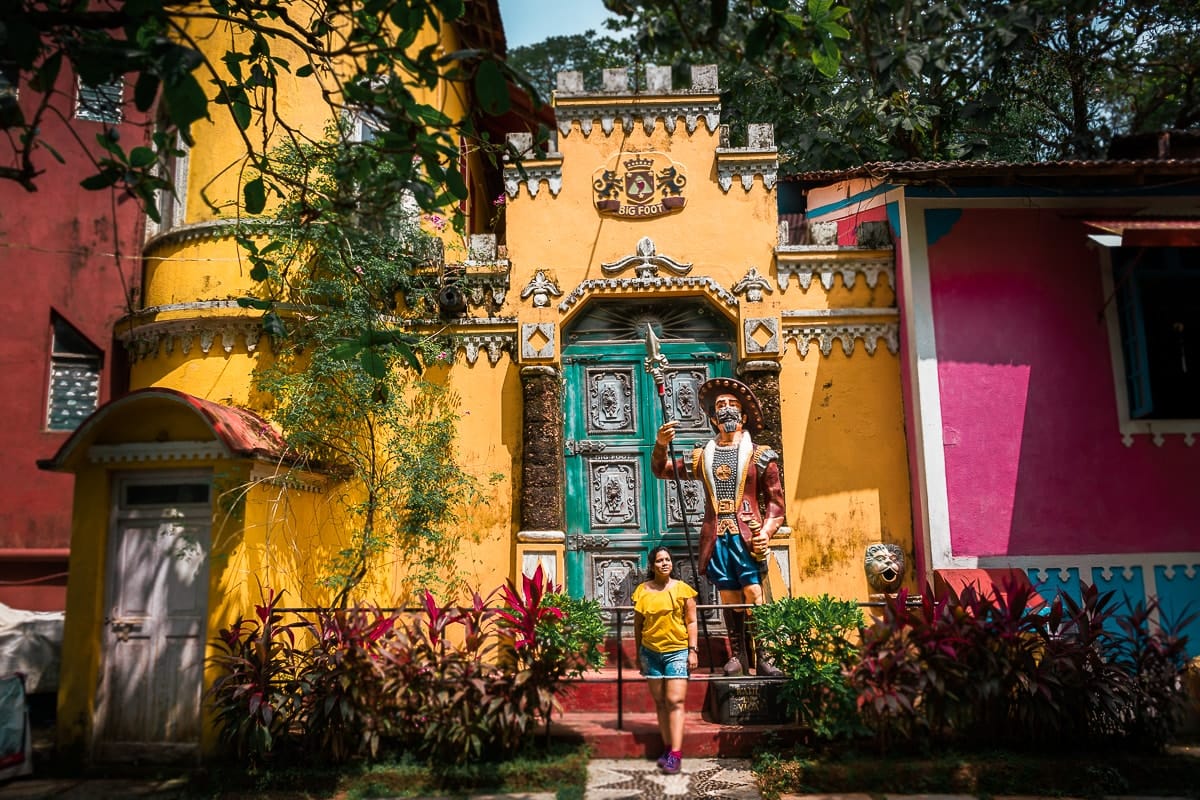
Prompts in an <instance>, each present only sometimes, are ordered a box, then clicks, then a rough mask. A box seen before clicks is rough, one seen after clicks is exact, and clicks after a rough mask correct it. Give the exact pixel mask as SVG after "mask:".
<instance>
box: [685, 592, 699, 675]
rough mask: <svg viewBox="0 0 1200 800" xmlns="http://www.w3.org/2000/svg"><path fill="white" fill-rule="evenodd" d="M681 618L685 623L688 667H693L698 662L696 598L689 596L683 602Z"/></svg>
mask: <svg viewBox="0 0 1200 800" xmlns="http://www.w3.org/2000/svg"><path fill="white" fill-rule="evenodd" d="M683 620H684V622H685V623H686V625H687V640H688V669H695V668H696V667H697V666H698V665H699V664H700V649H699V648H698V647H697V646H696V641H697V640H696V598H694V597H689V598H688V599H687V600H685V601H684V602H683Z"/></svg>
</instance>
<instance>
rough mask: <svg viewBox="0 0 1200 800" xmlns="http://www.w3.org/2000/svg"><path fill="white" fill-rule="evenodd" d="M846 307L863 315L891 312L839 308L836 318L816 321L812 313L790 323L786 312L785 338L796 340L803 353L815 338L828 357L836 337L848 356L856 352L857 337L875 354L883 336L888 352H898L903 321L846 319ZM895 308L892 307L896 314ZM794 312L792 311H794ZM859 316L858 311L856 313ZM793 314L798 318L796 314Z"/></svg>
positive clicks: (797, 347) (802, 354)
mask: <svg viewBox="0 0 1200 800" xmlns="http://www.w3.org/2000/svg"><path fill="white" fill-rule="evenodd" d="M847 311H859V312H860V314H859V315H862V316H866V315H871V316H883V315H888V309H836V310H835V312H836V313H838V315H839V316H838V317H837V318H829V319H827V320H824V321H819V322H818V321H817V318H816V317H812V316H810V317H809V321H808V322H807V323H800V324H796V323H793V324H790V325H789V324H788V319H787V318H789V314H788V312H784V317H785V319H784V327H783V338H784V341H785V342H787V341H792V342H794V343H795V344H796V350H797V352H799V353H800V355H801V356H807V355H808V348H809V344H810V343H811V342H812V341H813V340H816V341H817V343H818V345H819V347H820V349H821V355H823V356H826V357H828V356H829V354H830V353H831V352H832V351H833V343H834V341H835V340H836V341H838V342H840V343H841V345H842V352H843V353H845V354H846V355H847V356H850V355H852V354H853V353H854V343H855V340H856V339H861V340H862V342H863V346H864V347H865V348H866V350H867V353H868V354H869V355H875V350H876V348H877V347H878V345H879V340H880V339H882V340H883V341H884V344H886V345H887V349H888V352H890V353H892V354H893V355H895V354H896V353H898V352H900V325H899V323H897V322H877V321H863V322H855V321H851V320H848V319H846V317H847V316H850V315H848V314H846V312H847ZM894 313H895V312H894V311H893V314H894ZM794 314H795V312H793V315H794ZM855 316H858V315H855ZM790 318H792V319H796V318H797V317H796V316H791V317H790Z"/></svg>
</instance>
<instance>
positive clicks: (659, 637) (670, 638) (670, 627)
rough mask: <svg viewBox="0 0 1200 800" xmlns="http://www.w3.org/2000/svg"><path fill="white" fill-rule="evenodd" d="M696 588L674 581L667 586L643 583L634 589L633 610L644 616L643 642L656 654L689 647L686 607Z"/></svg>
mask: <svg viewBox="0 0 1200 800" xmlns="http://www.w3.org/2000/svg"><path fill="white" fill-rule="evenodd" d="M695 596H696V590H695V589H693V588H692V587H691V586H689V585H688V584H686V583H684V582H683V581H677V580H672V581H671V582H670V583H669V584H668V585H667V588H666V589H655V588H653V587H652V586H651V585H650V584H648V583H643V584H642V585H640V586H638V587H637V588H636V589H634V590H633V609H634V611H636V612H638V613H639V614H641V615H642V642H641V643H642V644H643V645H645V646H646V648H647V649H649V650H653V651H654V652H656V653H673V652H675V651H676V650H685V649H687V646H688V637H687V618H686V617H685V616H684V607H685V606H686V605H687V599H688V598H689V597H695Z"/></svg>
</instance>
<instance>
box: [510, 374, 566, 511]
mask: <svg viewBox="0 0 1200 800" xmlns="http://www.w3.org/2000/svg"><path fill="white" fill-rule="evenodd" d="M521 394H522V397H523V399H524V409H523V419H522V423H523V437H522V441H523V450H522V454H521V528H522V530H526V531H561V530H563V529H564V528H565V527H566V519H565V517H564V515H563V493H564V490H565V486H564V483H565V479H564V471H563V419H562V381H561V380H560V378H559V372H558V370H557V369H555V368H554V367H549V366H530V367H522V368H521Z"/></svg>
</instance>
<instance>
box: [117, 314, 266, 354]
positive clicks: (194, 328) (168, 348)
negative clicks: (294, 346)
mask: <svg viewBox="0 0 1200 800" xmlns="http://www.w3.org/2000/svg"><path fill="white" fill-rule="evenodd" d="M262 332H263V331H262V323H261V322H260V321H259V320H258V319H257V318H254V319H244V318H243V319H231V318H220V317H217V318H208V319H195V318H192V319H180V320H167V321H165V322H151V323H148V324H145V325H137V326H136V327H134V328H132V329H129V328H124V326H121V325H118V326H117V333H116V336H117V341H119V342H121V344H123V345H125V350H126V351H127V352H128V353H129V357H130V359H131V360H133V361H134V362H137V361H139V360H141V359H144V358H153V357H155V356H157V355H158V354H159V351H160V349H161V350H162V351H163V352H164V353H165V354H166V355H170V354H171V353H173V352H174V350H175V347H176V346H178V347H179V349H180V352H182V353H183V354H184V355H187V354H189V353H190V352H191V350H192V347H193V346H197V345H198V346H199V348H200V352H201V353H203V354H205V355H208V353H209V351H210V350H212V346H213V344H215V343H216V342H217V340H218V339H219V340H220V342H221V348H222V349H223V350H224V351H225V353H226V354H230V353H232V352H233V348H234V347H235V346H236V345H237V342H238V340H239V339H241V340H242V342H243V343H244V344H245V346H246V352H247V353H253V352H254V351H255V350H256V349H257V348H258V342H259V340H260V339H261V338H262Z"/></svg>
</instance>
